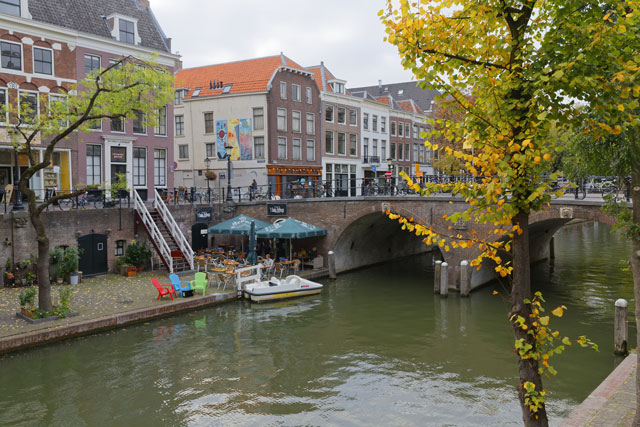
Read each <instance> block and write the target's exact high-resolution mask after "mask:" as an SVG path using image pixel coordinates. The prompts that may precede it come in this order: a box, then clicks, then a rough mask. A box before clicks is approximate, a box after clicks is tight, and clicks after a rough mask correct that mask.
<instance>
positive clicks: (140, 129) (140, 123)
mask: <svg viewBox="0 0 640 427" xmlns="http://www.w3.org/2000/svg"><path fill="white" fill-rule="evenodd" d="M134 114H135V117H134V118H133V133H141V134H145V133H147V127H146V126H145V124H144V113H143V112H141V111H136V112H135V113H134ZM177 118H178V116H176V119H177Z"/></svg>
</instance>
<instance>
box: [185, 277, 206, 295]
mask: <svg viewBox="0 0 640 427" xmlns="http://www.w3.org/2000/svg"><path fill="white" fill-rule="evenodd" d="M189 286H191V289H193V290H194V291H195V290H198V289H201V290H202V296H204V295H205V293H206V291H207V273H202V272H200V273H196V277H195V279H194V280H192V281H191V283H190V284H189Z"/></svg>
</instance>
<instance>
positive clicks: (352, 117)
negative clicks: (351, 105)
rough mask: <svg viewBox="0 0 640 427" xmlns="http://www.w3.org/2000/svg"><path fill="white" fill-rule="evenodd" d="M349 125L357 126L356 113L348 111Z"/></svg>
mask: <svg viewBox="0 0 640 427" xmlns="http://www.w3.org/2000/svg"><path fill="white" fill-rule="evenodd" d="M349 124H350V125H351V126H357V125H358V111H356V110H349Z"/></svg>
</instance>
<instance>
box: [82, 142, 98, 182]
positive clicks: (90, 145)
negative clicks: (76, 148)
mask: <svg viewBox="0 0 640 427" xmlns="http://www.w3.org/2000/svg"><path fill="white" fill-rule="evenodd" d="M89 147H98V148H99V149H100V150H99V152H100V156H99V160H98V182H94V181H93V179H94V178H95V177H94V173H93V169H94V168H95V164H94V163H93V161H92V163H91V167H92V173H91V177H92V182H89V174H88V173H87V174H86V176H85V179H86V181H87V185H100V184H102V160H103V146H102V145H101V144H87V145H86V148H89ZM84 157H85V165H86V166H85V167H86V168H87V170H85V172H88V167H89V162H88V161H87V160H88V157H89V156H88V155H87V150H85V155H84ZM91 157H98V156H91Z"/></svg>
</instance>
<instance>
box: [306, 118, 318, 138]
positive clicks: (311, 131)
mask: <svg viewBox="0 0 640 427" xmlns="http://www.w3.org/2000/svg"><path fill="white" fill-rule="evenodd" d="M315 133H316V115H315V114H313V113H307V134H308V135H315Z"/></svg>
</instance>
